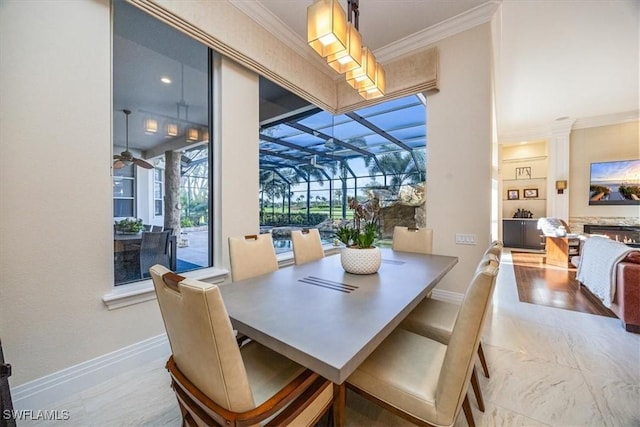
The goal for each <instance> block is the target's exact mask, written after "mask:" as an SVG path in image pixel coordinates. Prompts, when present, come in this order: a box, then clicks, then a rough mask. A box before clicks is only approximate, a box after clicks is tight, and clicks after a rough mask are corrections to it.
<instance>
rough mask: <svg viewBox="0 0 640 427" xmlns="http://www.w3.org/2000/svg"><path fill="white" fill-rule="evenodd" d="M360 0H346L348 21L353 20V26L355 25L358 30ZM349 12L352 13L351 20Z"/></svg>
mask: <svg viewBox="0 0 640 427" xmlns="http://www.w3.org/2000/svg"><path fill="white" fill-rule="evenodd" d="M359 6H360V0H349V1H348V9H349V12H348V16H347V20H348V22H353V26H354V27H356V30H360V25H359V22H360V9H359ZM351 14H353V21H352V20H351Z"/></svg>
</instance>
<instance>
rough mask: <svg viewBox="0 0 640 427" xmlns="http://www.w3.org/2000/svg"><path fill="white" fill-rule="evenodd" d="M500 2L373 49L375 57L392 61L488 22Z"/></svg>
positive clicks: (489, 4) (477, 7) (489, 2)
mask: <svg viewBox="0 0 640 427" xmlns="http://www.w3.org/2000/svg"><path fill="white" fill-rule="evenodd" d="M501 4H502V1H501V0H490V1H488V2H486V3H483V4H481V5H479V6H476V7H474V8H473V9H470V10H468V11H466V12H463V13H461V14H459V15H456V16H454V17H452V18H449V19H447V20H445V21H442V22H439V23H437V24H435V25H432V26H431V27H428V28H425V29H424V30H421V31H418V32H417V33H414V34H411V35H409V36H407V37H405V38H403V39H400V40H398V41H395V42H393V43H390V44H388V45H386V46H383V47H381V48H379V49H376V50H375V51H374V54H375V55H376V59H377V60H378V61H380V62H382V63H385V62H389V61H393V60H395V59H398V58H401V57H403V56H406V55H408V54H410V53H412V52H415V51H417V50H420V49H423V48H425V47H427V46H430V45H432V44H434V43H436V42H438V41H440V40H443V39H445V38H447V37H450V36H453V35H455V34H458V33H461V32H463V31H466V30H469V29H471V28H473V27H476V26H478V25H481V24H484V23H486V22H490V21H491V18H492V17H493V15H494V13H495V12H496V10H498V8H499V7H500V5H501Z"/></svg>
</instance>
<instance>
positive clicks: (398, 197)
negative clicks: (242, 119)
mask: <svg viewBox="0 0 640 427" xmlns="http://www.w3.org/2000/svg"><path fill="white" fill-rule="evenodd" d="M263 93H264V94H265V95H264V97H267V96H270V97H271V98H275V99H276V100H277V99H284V100H286V102H287V103H288V104H289V105H295V107H296V108H295V109H294V110H293V111H292V113H291V114H290V115H288V114H286V113H285V114H282V111H281V110H276V109H274V110H273V112H274V116H273V118H271V117H270V115H269V114H268V111H267V110H266V107H265V108H264V111H263V110H262V109H261V112H260V116H261V118H262V120H263V121H262V123H261V132H260V195H259V197H260V207H261V210H260V213H261V226H262V228H263V231H264V230H267V229H268V230H271V231H272V233H273V234H274V241H276V242H277V243H276V245H277V249H279V250H281V251H285V250H289V245H287V244H282V245H280V246H278V245H279V243H280V242H278V239H280V238H283V239H284V240H285V241H286V240H287V239H288V235H287V232H288V231H289V230H290V229H291V228H292V227H318V228H319V229H320V232H321V234H322V233H323V232H324V234H325V236H326V237H327V238H329V237H330V236H332V235H333V230H334V229H335V226H336V224H339V223H340V222H341V221H349V220H351V219H352V217H353V211H352V210H351V209H350V208H349V201H350V200H354V201H355V202H356V203H367V202H369V201H370V200H372V199H375V200H374V201H373V202H372V203H378V204H379V205H380V206H381V209H380V215H381V221H382V222H384V223H383V224H381V225H382V229H383V238H384V237H388V238H390V235H391V233H392V231H393V226H394V225H405V226H416V225H417V226H421V227H424V226H425V221H426V217H425V215H424V207H423V204H424V201H425V198H424V184H425V181H426V120H427V113H426V99H425V98H424V97H423V96H421V95H412V96H407V97H404V98H400V99H395V100H391V101H387V102H381V103H379V104H376V105H373V106H370V107H365V108H362V109H360V110H357V111H353V112H350V113H346V114H341V115H337V116H334V115H332V114H330V113H328V112H325V111H321V110H319V109H317V108H313V106H307V107H305V106H304V105H302V104H303V103H302V102H300V100H299V99H296V98H293V97H292V96H291V95H290V94H283V93H281V92H278V90H277V88H274V87H273V86H270V85H268V84H266V83H262V84H261V96H263ZM274 94H275V95H274ZM266 101H268V100H264V102H262V104H261V105H264V106H268V105H271V104H273V103H274V101H271V102H266Z"/></svg>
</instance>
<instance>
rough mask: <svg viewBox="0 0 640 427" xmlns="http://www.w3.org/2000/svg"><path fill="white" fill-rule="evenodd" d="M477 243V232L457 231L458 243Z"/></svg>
mask: <svg viewBox="0 0 640 427" xmlns="http://www.w3.org/2000/svg"><path fill="white" fill-rule="evenodd" d="M475 244H476V235H475V234H461V233H456V245H475Z"/></svg>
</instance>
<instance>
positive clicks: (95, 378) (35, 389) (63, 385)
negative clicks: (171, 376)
mask: <svg viewBox="0 0 640 427" xmlns="http://www.w3.org/2000/svg"><path fill="white" fill-rule="evenodd" d="M170 354H171V349H170V347H169V341H168V340H167V334H162V335H158V336H155V337H153V338H149V339H146V340H144V341H140V342H138V343H136V344H132V345H130V346H127V347H123V348H121V349H119V350H116V351H113V352H111V353H107V354H105V355H102V356H99V357H96V358H95V359H91V360H87V361H86V362H82V363H80V364H78V365H75V366H71V367H69V368H66V369H63V370H61V371H58V372H54V373H53V374H50V375H46V376H44V377H42V378H38V379H36V380H33V381H30V382H28V383H25V384H21V385H19V386H17V387H13V388H11V396H12V398H13V406H14V408H15V409H16V410H28V409H33V410H38V409H42V410H44V409H50V408H47V405H51V404H52V403H56V402H59V401H62V400H64V399H66V398H68V397H69V396H72V395H74V394H76V393H79V392H81V391H83V390H86V389H87V388H90V387H92V386H94V385H97V384H100V383H101V382H103V381H106V380H108V379H110V378H113V377H114V376H116V375H118V374H121V373H122V372H124V371H127V370H130V369H133V368H136V367H139V366H141V365H144V364H145V363H147V362H150V361H153V360H157V359H159V358H161V357H165V356H166V357H167V358H168V357H169V355H170Z"/></svg>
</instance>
